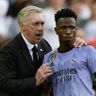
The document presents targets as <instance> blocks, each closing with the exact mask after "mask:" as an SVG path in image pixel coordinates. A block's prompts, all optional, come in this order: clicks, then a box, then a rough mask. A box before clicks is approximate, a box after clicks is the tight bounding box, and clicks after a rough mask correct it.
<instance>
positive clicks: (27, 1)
mask: <svg viewBox="0 0 96 96" xmlns="http://www.w3.org/2000/svg"><path fill="white" fill-rule="evenodd" d="M27 5H36V6H38V7H41V8H43V10H44V15H45V33H44V38H45V39H46V40H47V41H48V42H49V44H50V45H51V46H52V48H53V49H55V48H57V47H58V46H59V42H58V36H57V35H56V33H55V30H54V27H55V22H54V14H55V12H56V11H57V10H59V9H61V8H67V7H69V8H72V10H74V11H75V12H76V14H77V15H78V23H77V28H78V34H77V36H79V37H81V38H83V39H84V40H86V42H87V43H88V44H91V45H92V46H94V47H95V48H96V0H0V46H2V45H3V44H4V43H6V41H8V40H10V39H13V38H14V37H15V36H16V35H17V33H19V32H20V31H19V27H18V23H17V18H16V17H17V13H18V12H19V11H20V10H21V9H22V8H23V7H25V6H27Z"/></svg>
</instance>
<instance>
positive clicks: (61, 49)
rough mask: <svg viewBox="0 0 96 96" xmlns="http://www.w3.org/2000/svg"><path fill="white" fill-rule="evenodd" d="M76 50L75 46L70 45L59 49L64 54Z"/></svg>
mask: <svg viewBox="0 0 96 96" xmlns="http://www.w3.org/2000/svg"><path fill="white" fill-rule="evenodd" d="M73 48H74V45H70V46H69V45H68V46H62V45H60V47H59V48H58V51H59V52H61V53H63V52H68V51H70V50H72V49H73Z"/></svg>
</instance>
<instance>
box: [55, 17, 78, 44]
mask: <svg viewBox="0 0 96 96" xmlns="http://www.w3.org/2000/svg"><path fill="white" fill-rule="evenodd" d="M76 30H77V28H76V20H75V19H74V18H72V17H66V18H60V19H59V20H58V21H57V24H56V33H57V34H58V36H59V40H60V42H63V43H66V44H73V42H74V40H75V36H76Z"/></svg>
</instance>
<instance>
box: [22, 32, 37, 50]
mask: <svg viewBox="0 0 96 96" xmlns="http://www.w3.org/2000/svg"><path fill="white" fill-rule="evenodd" d="M21 36H22V38H23V39H24V41H25V43H26V45H27V47H28V49H29V50H32V48H33V47H34V45H33V44H31V43H30V42H29V41H28V40H27V39H26V38H25V37H24V35H23V34H22V33H21ZM35 46H36V47H37V44H35Z"/></svg>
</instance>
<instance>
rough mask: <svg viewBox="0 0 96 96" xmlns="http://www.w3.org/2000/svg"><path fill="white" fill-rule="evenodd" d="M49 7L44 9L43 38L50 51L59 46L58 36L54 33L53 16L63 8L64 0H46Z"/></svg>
mask: <svg viewBox="0 0 96 96" xmlns="http://www.w3.org/2000/svg"><path fill="white" fill-rule="evenodd" d="M48 2H49V7H47V8H45V9H44V15H45V33H44V38H45V39H46V40H47V41H48V42H49V44H50V45H51V47H52V49H55V48H57V47H58V46H59V41H58V36H57V34H56V33H55V30H54V28H55V20H54V14H55V13H56V12H57V11H58V10H59V9H61V8H62V7H64V6H65V0H48Z"/></svg>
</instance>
